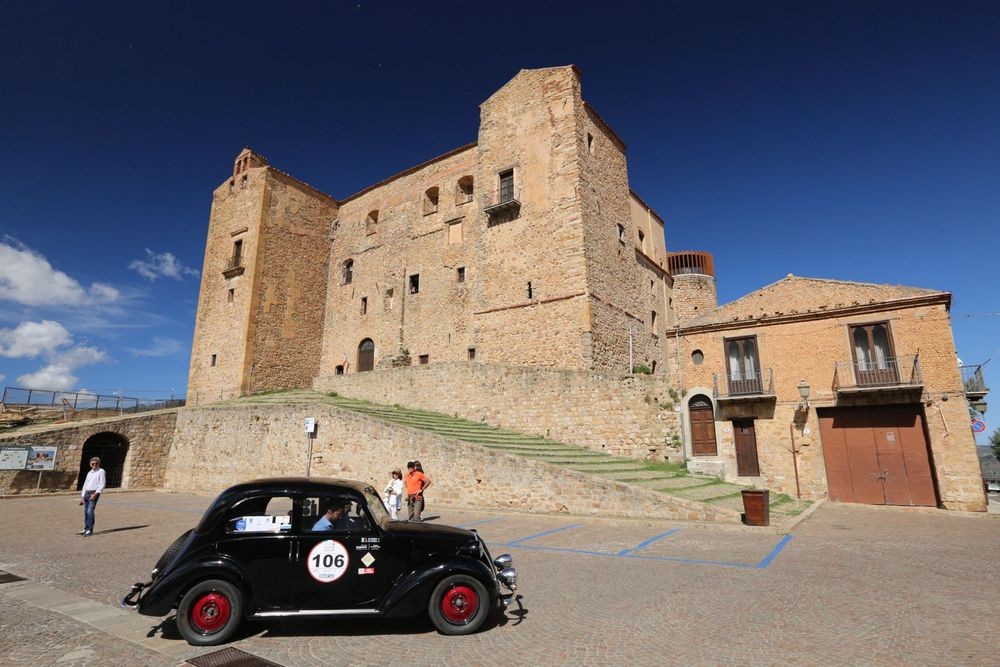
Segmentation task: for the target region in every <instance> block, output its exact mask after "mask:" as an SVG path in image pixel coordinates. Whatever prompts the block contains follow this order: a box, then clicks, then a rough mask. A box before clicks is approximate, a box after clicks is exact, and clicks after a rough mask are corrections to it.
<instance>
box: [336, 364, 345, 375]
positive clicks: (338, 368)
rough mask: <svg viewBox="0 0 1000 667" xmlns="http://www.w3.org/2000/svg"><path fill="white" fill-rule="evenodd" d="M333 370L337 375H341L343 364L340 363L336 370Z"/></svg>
mask: <svg viewBox="0 0 1000 667" xmlns="http://www.w3.org/2000/svg"><path fill="white" fill-rule="evenodd" d="M334 372H335V373H336V374H337V375H343V374H344V365H343V364H341V365H339V366H337V368H336V370H335V371H334Z"/></svg>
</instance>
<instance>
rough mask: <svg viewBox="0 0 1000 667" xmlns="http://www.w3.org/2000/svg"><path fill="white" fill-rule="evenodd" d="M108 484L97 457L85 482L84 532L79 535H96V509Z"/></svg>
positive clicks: (91, 460)
mask: <svg viewBox="0 0 1000 667" xmlns="http://www.w3.org/2000/svg"><path fill="white" fill-rule="evenodd" d="M106 483H107V478H106V477H105V475H104V468H102V467H101V459H99V458H97V457H96V456H95V457H94V458H92V459H90V472H88V473H87V479H85V480H84V481H83V494H82V496H81V497H80V504H81V505H83V530H81V531H80V532H79V533H77V535H83V536H84V537H87V536H88V535H92V534H93V533H94V507H96V506H97V501H98V500H99V499H100V496H101V492H102V491H104V485H105V484H106Z"/></svg>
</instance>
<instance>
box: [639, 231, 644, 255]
mask: <svg viewBox="0 0 1000 667" xmlns="http://www.w3.org/2000/svg"><path fill="white" fill-rule="evenodd" d="M639 247H640V248H642V251H643V252H645V251H646V235H645V234H643V233H642V232H641V231H640V232H639Z"/></svg>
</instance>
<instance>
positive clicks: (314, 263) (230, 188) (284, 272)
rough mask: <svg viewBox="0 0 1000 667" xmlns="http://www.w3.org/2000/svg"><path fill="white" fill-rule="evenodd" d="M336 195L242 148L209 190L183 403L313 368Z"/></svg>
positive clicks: (307, 373)
mask: <svg viewBox="0 0 1000 667" xmlns="http://www.w3.org/2000/svg"><path fill="white" fill-rule="evenodd" d="M336 213H337V202H336V201H335V200H334V199H333V198H331V197H329V196H328V195H325V194H323V193H322V192H319V191H318V190H316V189H315V188H312V187H310V186H309V185H306V184H305V183H302V182H301V181H298V180H296V179H294V178H292V177H291V176H288V175H286V174H284V173H282V172H280V171H277V170H275V169H273V168H271V167H270V166H268V163H267V160H266V159H265V158H264V157H263V156H262V155H259V154H257V153H254V152H253V151H252V150H250V149H249V148H244V149H243V150H242V151H240V154H239V155H237V156H236V160H235V161H234V163H233V173H232V176H231V177H230V178H228V179H226V181H224V182H223V183H222V184H221V185H220V186H219V187H217V188H216V189H215V191H214V192H213V193H212V212H211V217H210V219H209V224H208V239H207V241H206V244H205V263H204V266H203V268H202V277H201V291H200V294H199V297H198V314H197V317H196V319H195V331H194V343H193V345H192V348H191V367H190V370H189V373H188V403H189V404H192V405H198V404H204V403H211V402H213V401H219V400H223V399H227V398H231V397H234V396H241V395H245V394H248V393H253V392H255V391H262V390H265V389H276V388H281V387H307V386H309V385H310V384H311V383H312V378H313V377H315V376H316V375H317V371H318V364H319V362H318V359H319V350H320V344H319V341H320V339H321V338H322V331H323V320H324V307H323V306H324V300H325V296H326V281H325V275H326V265H327V262H328V260H329V241H328V240H327V237H328V235H329V232H330V226H331V222H332V220H333V218H334V217H335V216H336Z"/></svg>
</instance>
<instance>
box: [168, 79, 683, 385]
mask: <svg viewBox="0 0 1000 667" xmlns="http://www.w3.org/2000/svg"><path fill="white" fill-rule="evenodd" d="M202 276H203V277H202V284H201V294H200V298H199V304H198V315H197V323H196V328H195V340H194V345H193V348H192V355H191V368H190V373H189V384H188V400H189V402H190V403H192V404H200V403H206V402H211V401H216V400H220V399H224V398H229V397H232V396H238V395H242V394H246V393H252V392H255V391H261V390H267V389H275V388H282V387H295V386H308V385H309V384H310V383H311V382H312V379H313V378H314V377H317V376H327V375H336V374H350V373H355V372H358V371H364V370H368V369H370V368H384V367H391V366H394V365H408V364H410V363H413V364H432V363H437V362H441V361H466V360H474V361H479V362H486V363H498V364H515V365H524V366H533V367H550V368H564V369H577V370H597V371H614V372H618V373H628V372H630V371H631V370H632V367H633V366H635V365H638V364H643V365H646V366H648V367H650V368H651V369H653V370H654V372H663V370H664V369H663V368H662V364H661V361H660V360H661V359H662V357H663V345H662V342H661V341H662V340H663V337H664V334H665V331H666V327H667V326H668V320H669V317H670V316H669V312H668V308H667V305H668V303H669V298H670V283H671V281H670V277H669V274H668V273H667V270H666V245H665V240H664V231H663V221H662V220H661V219H660V218H659V217H658V216H657V215H656V214H655V213H654V212H653V211H652V210H650V208H649V207H648V206H647V205H646V204H645V203H644V202H643V201H642V200H641V199H640V198H639V197H638V196H637V195H635V194H634V193H633V192H631V190H630V189H629V186H628V175H627V168H626V160H625V145H624V143H623V142H622V141H621V139H620V138H619V137H618V136H617V135H616V134H615V133H614V132H613V131H612V130H611V129H610V128H609V127H608V125H607V124H606V123H605V122H604V121H603V120H602V119H601V118H600V116H599V115H598V114H597V113H596V112H595V111H594V109H593V108H592V107H591V106H590V105H588V104H587V103H586V102H584V100H583V98H582V93H581V86H580V76H579V72H578V71H577V70H576V69H575V68H573V67H554V68H546V69H538V70H523V71H521V72H520V73H519V74H518V75H517V76H515V77H514V78H513V79H512V80H511V81H510V82H508V83H507V84H506V85H505V86H504V87H503V88H501V89H500V90H498V91H497V92H496V93H494V94H493V95H492V96H491V97H490V98H489V99H488V100H486V101H485V102H484V103H483V104H482V105H481V106H480V126H479V135H478V137H477V141H476V142H475V143H472V144H469V145H467V146H464V147H461V148H458V149H456V150H454V151H451V152H450V153H447V154H445V155H442V156H440V157H438V158H435V159H433V160H430V161H428V162H426V163H424V164H421V165H418V166H416V167H413V168H411V169H409V170H407V171H404V172H402V173H400V174H397V175H395V176H392V177H390V178H388V179H386V180H385V181H382V182H381V183H378V184H375V185H373V186H371V187H369V188H366V189H364V190H362V191H361V192H358V193H356V194H354V195H351V196H349V197H346V198H344V199H341V200H337V199H334V198H332V197H330V196H327V195H325V194H323V193H321V192H319V191H317V190H316V189H314V188H312V187H310V186H308V185H306V184H305V183H302V182H301V181H298V180H297V179H295V178H292V177H291V176H288V175H287V174H284V173H282V172H281V171H279V170H277V169H275V168H274V167H271V166H270V165H268V163H267V161H266V160H265V159H264V158H263V157H261V156H259V155H257V154H255V153H253V152H252V151H249V150H244V151H243V152H242V153H240V155H239V156H238V157H237V159H236V163H235V166H234V170H233V174H232V176H231V178H229V179H227V180H226V181H225V182H224V183H223V184H222V185H220V186H219V187H218V188H217V189H216V190H215V192H214V193H213V201H212V212H211V217H210V221H209V232H208V240H207V243H206V252H205V263H204V271H203V274H202Z"/></svg>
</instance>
